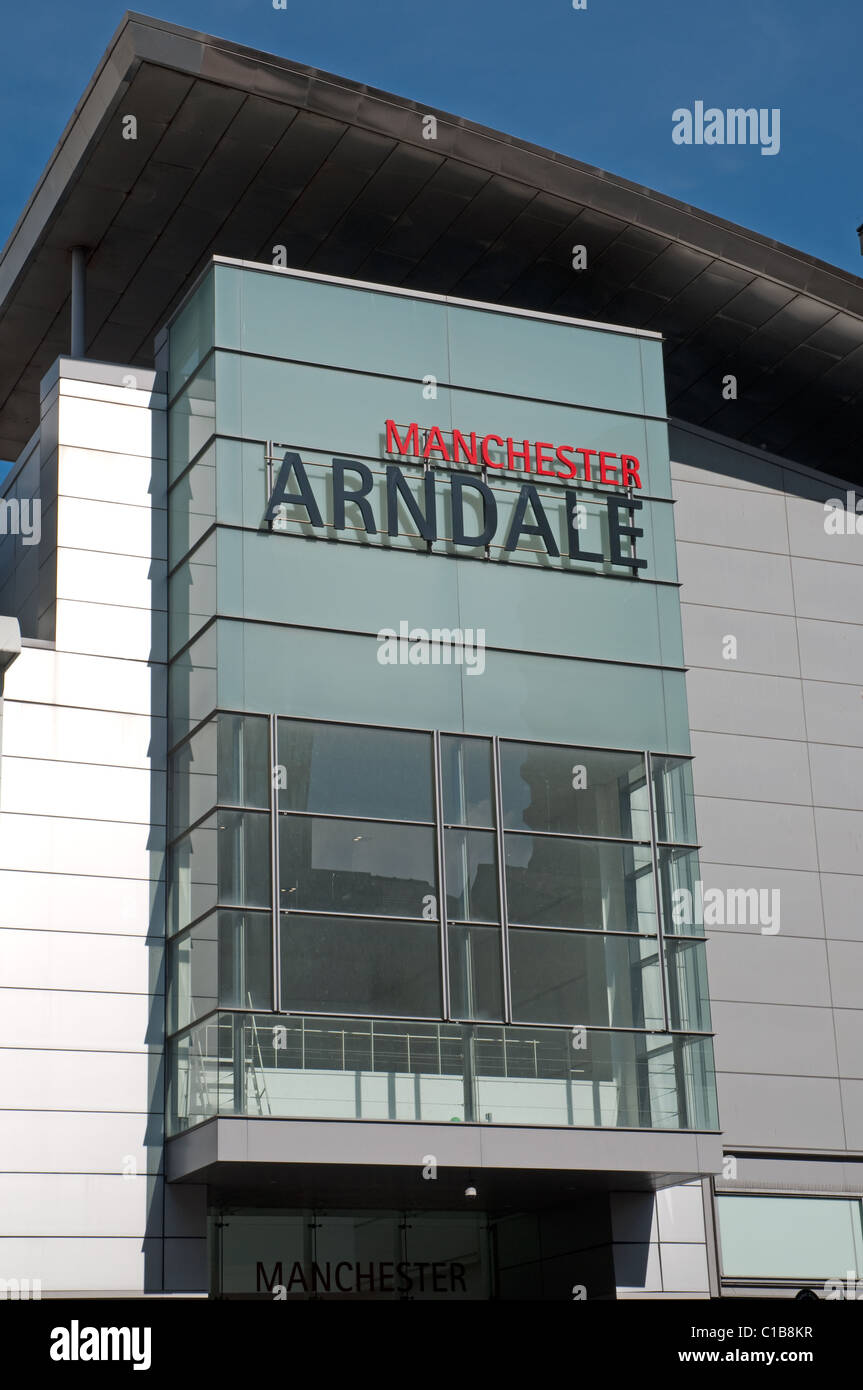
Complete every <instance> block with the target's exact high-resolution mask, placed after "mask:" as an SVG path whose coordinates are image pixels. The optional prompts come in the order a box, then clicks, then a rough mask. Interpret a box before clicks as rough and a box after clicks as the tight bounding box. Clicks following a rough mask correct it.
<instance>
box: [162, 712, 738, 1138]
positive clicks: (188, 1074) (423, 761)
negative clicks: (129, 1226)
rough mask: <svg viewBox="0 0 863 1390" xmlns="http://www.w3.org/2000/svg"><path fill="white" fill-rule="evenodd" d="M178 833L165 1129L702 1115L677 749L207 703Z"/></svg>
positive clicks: (186, 773) (687, 842) (706, 1100)
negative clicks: (247, 1121) (214, 1121)
mask: <svg viewBox="0 0 863 1390" xmlns="http://www.w3.org/2000/svg"><path fill="white" fill-rule="evenodd" d="M171 834H172V872H171V894H170V910H169V920H170V929H171V933H172V939H171V941H170V945H169V1004H168V1017H169V1030H170V1032H171V1033H172V1034H173V1035H175V1042H174V1059H175V1064H174V1072H173V1085H174V1101H173V1109H174V1114H173V1124H174V1126H175V1127H176V1128H182V1127H185V1126H187V1125H188V1124H191V1123H195V1122H196V1121H198V1120H200V1119H204V1118H207V1117H208V1116H209V1115H210V1114H215V1113H238V1112H239V1113H255V1114H320V1115H348V1114H349V1115H353V1116H360V1117H379V1118H406V1119H416V1118H436V1119H448V1120H449V1119H458V1120H465V1119H467V1120H480V1121H486V1122H490V1123H513V1122H517V1123H553V1124H558V1123H561V1124H590V1125H594V1124H599V1125H625V1126H645V1127H673V1128H678V1127H680V1128H712V1127H715V1102H714V1100H713V1075H712V1065H713V1064H712V1047H711V1039H710V1036H709V1031H710V1017H709V1005H708V997H707V984H706V971H705V965H704V939H703V928H702V926H701V923H700V920H699V919H698V912H697V893H696V892H695V885H696V882H697V875H698V867H697V862H698V856H697V847H696V844H695V827H694V817H693V795H692V785H691V764H690V762H689V760H688V759H685V758H670V757H667V756H664V755H654V756H651V755H650V754H649V753H644V752H628V751H621V750H610V749H595V748H580V747H578V746H576V745H571V746H551V745H547V744H538V743H528V742H516V741H513V740H506V739H501V740H498V739H494V738H481V737H477V736H473V735H471V736H468V735H462V734H447V733H441V734H438V733H428V732H423V731H415V730H410V729H394V728H378V727H371V726H358V725H347V724H334V723H327V722H324V721H313V720H303V719H285V718H278V719H276V718H274V717H268V716H262V715H241V714H231V713H220V714H217V715H216V716H214V718H212V719H211V720H209V721H208V722H207V723H205V724H204V725H202V726H201V727H200V728H199V729H198V730H197V731H196V732H195V733H194V734H193V735H192V736H191V738H189V739H188V740H187V741H186V742H184V743H183V744H181V745H180V746H179V748H178V749H177V750H176V751H175V753H174V754H173V757H172V824H171Z"/></svg>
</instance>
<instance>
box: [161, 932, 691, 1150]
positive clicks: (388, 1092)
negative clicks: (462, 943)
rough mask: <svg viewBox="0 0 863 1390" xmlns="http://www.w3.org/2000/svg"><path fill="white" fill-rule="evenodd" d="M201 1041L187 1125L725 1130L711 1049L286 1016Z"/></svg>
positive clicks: (182, 1060)
mask: <svg viewBox="0 0 863 1390" xmlns="http://www.w3.org/2000/svg"><path fill="white" fill-rule="evenodd" d="M411 930H413V928H412V929H411ZM471 930H473V929H471ZM478 930H482V929H478ZM485 930H486V931H488V930H489V929H487V928H486V929H485ZM204 1028H205V1029H206V1030H208V1031H203V1030H202V1029H198V1030H192V1032H191V1033H190V1034H187V1035H186V1036H185V1038H184V1039H183V1040H182V1042H181V1043H180V1044H179V1045H178V1047H177V1048H176V1049H174V1053H173V1055H174V1064H175V1069H174V1072H173V1074H172V1075H173V1083H172V1084H173V1091H172V1095H174V1096H179V1097H180V1098H181V1099H180V1104H181V1107H185V1110H184V1112H183V1113H184V1114H185V1115H186V1117H187V1118H186V1120H184V1123H186V1122H192V1123H196V1122H197V1121H198V1120H203V1119H206V1118H208V1116H209V1114H212V1113H216V1109H217V1108H220V1110H221V1112H222V1113H225V1114H232V1113H237V1112H239V1113H244V1114H249V1115H261V1114H266V1115H282V1116H309V1117H321V1118H333V1119H389V1120H395V1119H400V1120H425V1121H430V1122H438V1123H449V1122H452V1121H458V1120H468V1121H477V1122H479V1123H484V1124H538V1125H539V1124H544V1125H586V1126H591V1127H593V1126H597V1125H603V1126H609V1127H614V1126H618V1127H625V1128H629V1129H634V1128H643V1129H716V1128H717V1125H718V1122H717V1117H716V1087H715V1076H714V1070H713V1048H712V1039H711V1038H705V1037H702V1038H696V1037H685V1036H683V1035H681V1034H676V1035H675V1036H673V1037H669V1036H668V1035H665V1036H656V1035H646V1034H642V1033H620V1032H606V1031H596V1030H593V1029H587V1028H584V1029H578V1030H577V1032H573V1030H572V1029H571V1028H561V1029H553V1028H529V1027H512V1026H510V1025H500V1024H491V1023H487V1024H483V1023H477V1024H459V1023H435V1022H433V1021H428V1022H419V1021H413V1022H408V1021H406V1022H400V1021H399V1020H396V1019H379V1020H374V1019H368V1018H337V1017H334V1018H309V1017H302V1016H300V1017H298V1016H296V1015H294V1016H290V1017H289V1016H288V1015H286V1014H257V1015H249V1014H245V1015H236V1016H234V1017H233V1018H232V1016H230V1015H226V1014H222V1015H221V1016H220V1032H219V1034H218V1035H217V1030H216V1028H215V1026H211V1025H210V1024H207V1025H204ZM219 1048H220V1050H221V1067H220V1069H219V1068H217V1065H216V1063H217V1062H218V1061H219V1057H218V1051H219ZM234 1067H236V1074H235V1073H234ZM235 1077H236V1079H235ZM235 1096H236V1101H235ZM172 1104H173V1101H172ZM235 1105H236V1109H235ZM189 1116H191V1117H192V1118H191V1120H189ZM176 1127H177V1122H176V1120H175V1122H174V1128H176Z"/></svg>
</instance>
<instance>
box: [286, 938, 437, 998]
mask: <svg viewBox="0 0 863 1390" xmlns="http://www.w3.org/2000/svg"><path fill="white" fill-rule="evenodd" d="M281 961H282V1007H283V1008H285V1009H288V1010H289V1011H290V1012H292V1013H299V1012H301V1011H303V1010H311V1011H312V1012H318V1013H351V1014H353V1013H356V1014H393V1015H400V1016H403V1017H407V1018H410V1017H414V1018H416V1017H420V1018H422V1017H425V1016H428V1015H435V1014H437V1015H440V1011H441V981H440V964H441V961H440V947H439V938H438V928H437V924H436V923H435V922H422V923H420V922H380V921H369V920H364V919H358V918H348V919H345V918H332V917H301V916H299V915H298V914H294V913H293V912H291V913H287V914H285V913H283V914H282V917H281Z"/></svg>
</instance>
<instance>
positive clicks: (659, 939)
mask: <svg viewBox="0 0 863 1390" xmlns="http://www.w3.org/2000/svg"><path fill="white" fill-rule="evenodd" d="M644 771H645V776H646V779H647V812H648V815H649V817H650V858H651V864H652V867H653V901H654V904H655V910H656V953H657V956H658V964H659V988H660V993H661V995H662V1019H663V1027H662V1031H663V1032H664V1033H667V1032H669V1030H670V1028H671V1019H670V1017H669V1010H668V981H667V979H666V976H665V929H664V924H663V921H662V890H661V887H660V883H659V849H658V847H657V843H656V842H657V839H658V833H659V827H658V825H657V823H656V797H655V795H654V787H653V759H652V757H651V755H650V750H649V749H647V748H646V749H645V750H644Z"/></svg>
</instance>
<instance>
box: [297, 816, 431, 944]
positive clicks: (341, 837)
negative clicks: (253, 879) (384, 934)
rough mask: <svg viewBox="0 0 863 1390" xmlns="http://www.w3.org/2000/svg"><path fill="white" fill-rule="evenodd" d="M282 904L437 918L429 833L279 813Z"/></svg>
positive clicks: (303, 909) (307, 908) (300, 908)
mask: <svg viewBox="0 0 863 1390" xmlns="http://www.w3.org/2000/svg"><path fill="white" fill-rule="evenodd" d="M279 881H280V885H281V894H280V896H281V906H282V908H284V909H288V910H290V911H292V912H294V911H300V912H306V911H308V912H355V913H380V914H381V915H382V916H387V917H426V918H429V919H432V918H433V919H435V920H436V919H437V917H438V909H437V888H436V886H435V883H436V875H435V849H434V831H433V830H432V829H431V827H426V826H423V825H397V824H392V823H389V822H386V821H360V820H332V819H330V818H328V817H325V816H279Z"/></svg>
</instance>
